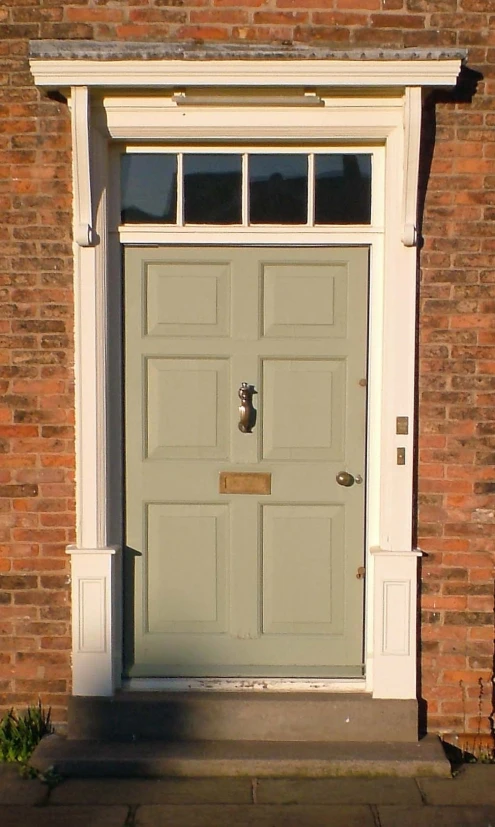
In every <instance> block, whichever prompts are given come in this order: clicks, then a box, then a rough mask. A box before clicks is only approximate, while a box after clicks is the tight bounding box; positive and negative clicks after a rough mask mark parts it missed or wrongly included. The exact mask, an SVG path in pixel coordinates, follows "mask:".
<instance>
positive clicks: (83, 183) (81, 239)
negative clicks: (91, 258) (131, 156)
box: [71, 86, 95, 247]
mask: <svg viewBox="0 0 495 827" xmlns="http://www.w3.org/2000/svg"><path fill="white" fill-rule="evenodd" d="M71 111H72V158H73V160H72V171H73V183H74V241H75V242H76V244H78V245H79V246H80V247H92V246H93V244H94V243H95V234H94V231H93V228H92V224H93V205H92V202H91V168H90V149H89V136H90V125H89V119H90V106H89V92H88V87H87V86H73V87H72V90H71Z"/></svg>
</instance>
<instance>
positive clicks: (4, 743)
mask: <svg viewBox="0 0 495 827" xmlns="http://www.w3.org/2000/svg"><path fill="white" fill-rule="evenodd" d="M53 732H54V729H53V726H52V724H51V721H50V709H49V710H48V711H47V712H46V711H45V710H44V709H43V707H42V705H41V701H39V702H38V705H37V706H30V707H28V709H27V710H26V712H25V713H24V714H23V715H19V714H18V713H17V712H15V711H14V710H13V709H11V710H10V712H8V713H7V715H5V717H4V718H2V720H1V721H0V761H1V762H6V763H16V764H20V765H21V766H26V765H27V763H28V761H29V759H30V757H31V755H32V753H33V751H34V749H35V747H37V746H38V744H39V742H40V741H41V739H42V738H43V736H44V735H51V734H52V733H53Z"/></svg>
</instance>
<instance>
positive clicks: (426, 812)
mask: <svg viewBox="0 0 495 827" xmlns="http://www.w3.org/2000/svg"><path fill="white" fill-rule="evenodd" d="M378 815H379V819H380V827H495V807H407V808H404V807H389V806H383V807H379V808H378ZM329 823H330V824H331V823H332V822H329Z"/></svg>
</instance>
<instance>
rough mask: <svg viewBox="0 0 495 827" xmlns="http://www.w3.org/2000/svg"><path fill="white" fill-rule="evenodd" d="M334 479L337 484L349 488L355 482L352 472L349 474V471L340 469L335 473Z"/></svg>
mask: <svg viewBox="0 0 495 827" xmlns="http://www.w3.org/2000/svg"><path fill="white" fill-rule="evenodd" d="M336 480H337V482H338V484H339V485H343V486H344V488H350V487H351V485H354V483H355V482H356V480H355V479H354V477H353V476H352V474H349V471H341V472H340V473H339V474H337V476H336Z"/></svg>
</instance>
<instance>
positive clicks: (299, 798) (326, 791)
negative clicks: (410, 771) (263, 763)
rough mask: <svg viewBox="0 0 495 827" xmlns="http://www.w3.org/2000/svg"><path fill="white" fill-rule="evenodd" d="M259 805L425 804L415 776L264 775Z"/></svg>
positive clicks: (258, 795) (260, 782) (257, 798)
mask: <svg viewBox="0 0 495 827" xmlns="http://www.w3.org/2000/svg"><path fill="white" fill-rule="evenodd" d="M256 801H257V803H258V804H404V805H405V804H412V805H416V806H419V805H421V804H422V799H421V793H420V792H419V789H418V786H417V784H416V781H415V780H414V779H413V778H387V777H385V778H261V779H259V780H258V781H257V782H256Z"/></svg>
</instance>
